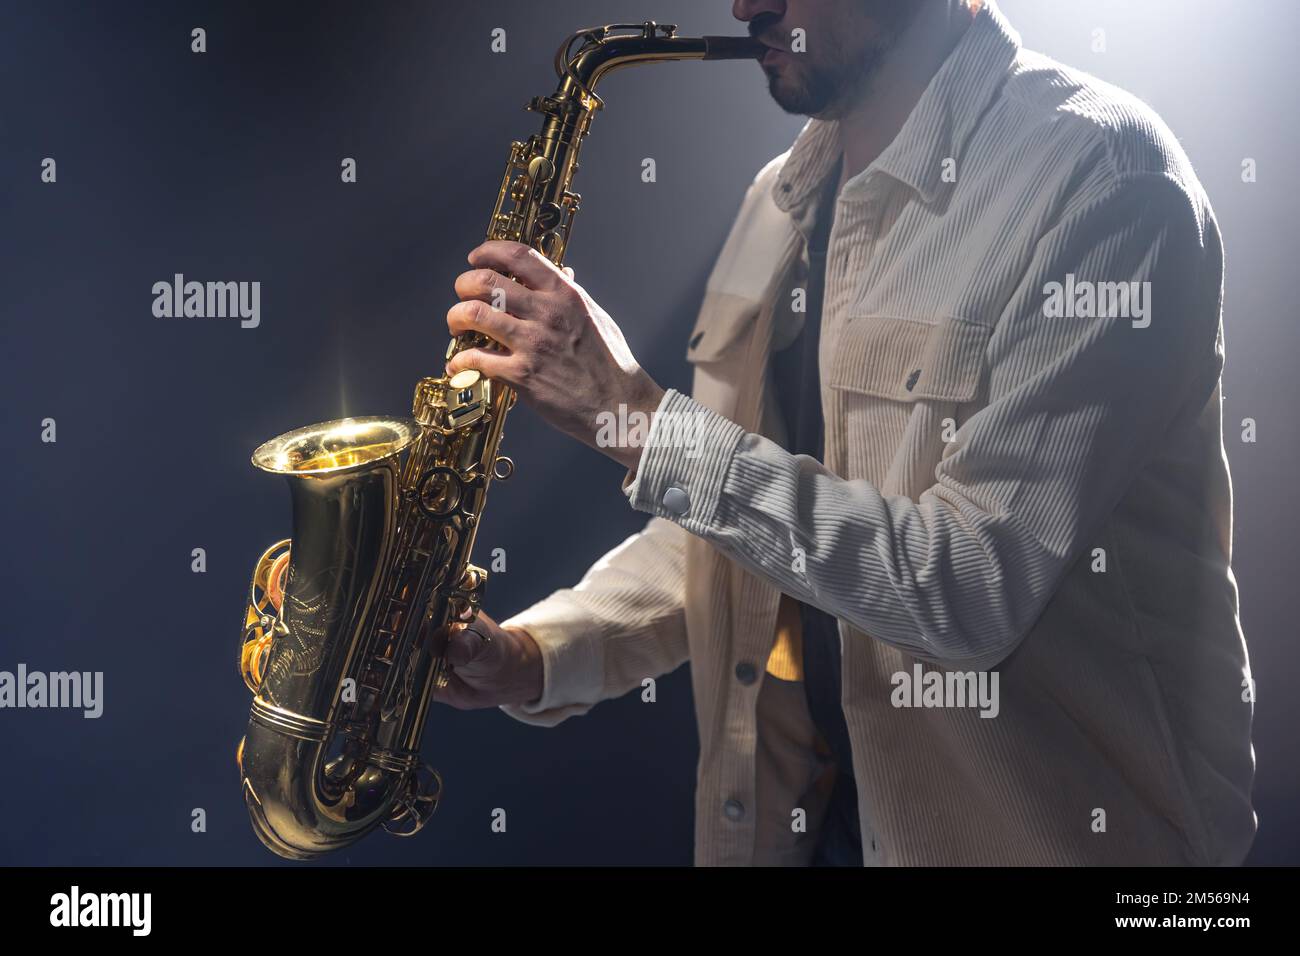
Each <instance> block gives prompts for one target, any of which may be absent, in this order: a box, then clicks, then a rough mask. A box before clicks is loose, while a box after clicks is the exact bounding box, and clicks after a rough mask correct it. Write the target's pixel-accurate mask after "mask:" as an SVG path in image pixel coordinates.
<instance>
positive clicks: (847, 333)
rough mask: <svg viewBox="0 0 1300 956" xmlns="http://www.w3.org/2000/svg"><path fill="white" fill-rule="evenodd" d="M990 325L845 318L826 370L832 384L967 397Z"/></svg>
mask: <svg viewBox="0 0 1300 956" xmlns="http://www.w3.org/2000/svg"><path fill="white" fill-rule="evenodd" d="M991 332H992V330H991V329H989V328H988V327H987V326H983V325H980V324H978V323H975V322H969V321H967V320H965V319H958V318H951V317H945V318H942V319H939V320H938V321H937V322H924V321H920V320H917V319H898V318H892V317H880V316H861V317H855V318H851V319H849V321H848V323H847V324H846V325H845V326H844V329H843V331H842V332H841V333H840V336H839V340H838V341H837V342H836V347H835V354H834V356H833V357H832V358H831V362H830V368H829V369H828V375H827V384H828V385H829V386H830V387H831V388H836V389H843V390H845V391H850V392H861V393H863V394H866V395H876V396H879V397H881V398H892V399H894V400H895V401H900V402H914V401H916V400H917V399H937V400H939V401H947V402H968V401H971V400H972V399H973V398H974V397H975V395H976V393H977V392H978V391H979V387H980V379H981V377H982V374H983V370H984V351H985V349H986V348H987V346H988V340H989V335H990V334H991Z"/></svg>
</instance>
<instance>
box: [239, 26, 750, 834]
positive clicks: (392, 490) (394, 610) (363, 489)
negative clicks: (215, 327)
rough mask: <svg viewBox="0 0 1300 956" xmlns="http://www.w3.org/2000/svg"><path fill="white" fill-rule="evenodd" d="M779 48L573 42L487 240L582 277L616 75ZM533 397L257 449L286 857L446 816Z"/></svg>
mask: <svg viewBox="0 0 1300 956" xmlns="http://www.w3.org/2000/svg"><path fill="white" fill-rule="evenodd" d="M763 49H764V48H763V47H762V46H761V45H760V44H759V43H758V42H757V41H755V40H751V39H749V38H748V37H679V36H677V35H676V27H674V26H668V25H660V24H656V23H654V22H653V21H650V22H646V23H641V24H611V25H608V26H602V27H596V28H593V29H589V30H580V31H579V32H577V33H574V34H573V35H572V36H570V37H569V39H568V40H567V41H565V43H564V44H563V45H562V46H561V47H560V49H559V51H558V52H557V53H556V56H555V69H556V73H557V75H558V76H559V85H558V87H557V88H556V91H555V93H553V94H552V95H551V96H545V97H536V98H534V99H533V100H532V101H531V102H530V103H529V104H528V109H529V110H531V111H533V112H536V113H539V114H541V116H542V128H541V131H540V132H539V133H538V134H536V135H535V136H532V137H531V138H529V140H528V141H527V142H523V143H520V142H516V143H512V144H511V146H510V158H509V161H508V162H507V164H506V169H505V174H504V176H503V177H502V179H501V188H500V190H499V192H498V194H497V202H496V208H495V209H494V210H493V212H492V218H491V220H490V221H489V224H488V230H487V238H489V239H508V240H513V241H516V242H522V243H526V244H528V245H530V246H532V247H533V248H535V249H537V250H538V251H539V252H541V253H542V254H543V255H545V256H546V257H547V258H548V259H550V260H551V261H552V262H554V263H555V264H556V265H557V266H558V265H562V264H563V260H564V253H565V249H566V247H567V246H568V243H569V234H570V229H571V228H572V225H573V217H574V214H575V213H576V212H577V211H578V205H579V202H580V198H581V197H580V196H579V195H578V194H577V193H575V192H574V191H573V190H572V188H571V187H572V185H573V177H574V173H575V172H576V171H577V169H578V151H579V149H580V147H581V145H582V142H583V139H584V138H585V137H586V135H587V130H588V127H589V126H590V124H591V118H592V116H593V115H594V114H595V113H596V111H597V110H598V109H600V108H601V107H602V106H603V101H602V100H601V98H600V97H599V96H597V95H596V92H595V87H596V84H597V82H598V81H599V80H600V79H601V78H602V77H603V76H604V75H605V74H606V73H608V72H610V71H612V70H615V69H619V68H621V67H625V66H634V65H637V64H641V63H654V62H658V61H661V60H688V59H700V60H718V59H733V60H734V59H749V58H754V57H758V56H760V55H761V54H762V52H763ZM473 347H489V348H490V347H492V343H491V341H490V340H488V339H487V338H486V337H484V336H482V335H481V334H479V333H465V334H462V335H459V336H457V337H455V338H453V339H452V341H451V343H450V344H449V346H448V348H447V358H448V359H450V358H451V356H453V355H455V354H456V353H457V352H459V351H461V350H462V349H466V348H473ZM514 402H515V395H514V393H513V392H512V391H511V389H509V388H507V387H505V386H504V385H502V384H499V383H496V382H493V381H491V380H490V379H487V378H484V377H483V376H481V375H480V374H479V372H477V371H476V370H472V369H466V370H464V371H462V372H459V373H458V374H456V375H454V376H451V377H450V378H448V377H445V376H444V377H430V378H424V379H421V380H420V381H419V382H418V383H417V385H416V387H415V398H414V401H413V404H412V412H411V417H410V418H382V417H366V418H345V419H340V420H338V421H332V422H325V423H323V424H319V425H308V426H307V427H305V428H299V429H297V430H295V431H291V432H286V433H285V434H283V435H280V436H279V437H277V438H273V439H271V440H270V441H268V442H266V443H265V444H263V445H261V446H260V447H259V448H258V449H257V450H256V451H255V452H254V453H253V464H254V465H255V466H256V467H258V468H260V469H261V470H263V471H267V472H270V473H272V474H277V475H284V476H285V477H286V478H287V479H288V482H289V492H290V498H291V501H292V505H293V524H292V529H293V536H292V537H291V538H286V539H285V540H283V541H278V542H276V543H275V544H273V545H272V546H271V547H270V548H268V549H267V550H266V551H265V552H264V553H263V554H262V556H261V557H260V558H259V559H258V561H257V565H256V567H255V568H254V570H253V578H252V584H251V586H250V588H249V598H248V607H247V610H246V613H245V617H244V633H243V640H242V643H241V651H240V670H241V672H242V673H243V676H244V681H245V683H246V684H247V685H248V688H249V690H250V691H252V693H253V695H254V696H253V705H252V711H251V713H250V715H249V720H248V728H247V732H246V733H245V736H244V738H243V739H242V740H241V741H240V744H239V749H238V754H237V760H238V764H239V770H240V775H241V778H242V781H243V794H244V800H245V803H246V804H247V806H248V813H249V817H250V819H251V821H252V824H253V830H254V832H255V833H256V834H257V836H258V837H259V838H260V839H261V841H262V842H263V843H264V844H265V845H266V846H267V847H268V848H269V849H271V850H272V851H273V852H275V853H277V854H279V855H280V856H283V857H286V858H289V859H295V860H305V859H311V858H313V857H316V856H319V855H321V854H323V853H325V852H327V851H330V850H337V849H340V848H342V847H345V846H348V845H350V844H352V843H354V842H355V841H357V840H359V839H360V838H361V837H363V836H365V835H366V834H367V833H369V832H370V831H371V830H373V829H375V828H376V827H383V828H384V829H385V830H387V831H388V832H390V833H393V834H396V835H398V836H411V835H413V834H415V833H417V832H418V831H419V830H420V829H421V828H422V827H423V826H424V824H425V823H426V822H427V821H428V819H429V817H430V815H431V814H432V813H433V811H434V809H435V808H436V806H437V803H438V799H439V797H440V795H441V790H442V780H441V778H440V777H439V776H438V774H437V772H436V771H434V770H433V769H432V768H431V767H430V766H429V765H428V764H427V763H424V762H423V761H422V760H421V759H420V739H421V737H422V736H423V732H424V724H425V717H426V715H427V712H428V709H429V703H430V700H431V696H432V692H433V690H434V689H435V688H441V687H444V686H446V682H447V678H448V675H447V670H446V666H447V665H446V660H445V657H444V651H445V649H446V641H447V628H448V626H449V625H450V624H452V623H454V622H469V621H472V620H473V619H474V616H475V615H476V614H477V612H478V608H479V606H480V604H481V601H482V597H483V588H484V585H485V583H486V581H487V572H486V571H484V570H483V569H482V568H479V567H476V566H474V565H473V564H471V563H470V562H469V559H470V554H471V552H472V550H473V547H474V538H475V533H476V531H477V527H478V522H479V518H480V516H481V515H482V513H483V505H484V503H485V501H486V499H487V491H488V486H489V485H490V484H491V483H492V481H493V480H499V481H503V480H505V479H507V478H509V477H510V474H511V472H512V471H513V470H514V465H513V464H512V463H511V461H510V459H509V458H506V457H504V456H502V455H500V454H499V453H498V452H499V449H500V446H501V438H502V434H503V432H502V429H503V426H504V424H505V418H506V412H508V411H509V410H510V408H511V406H512V405H513V404H514Z"/></svg>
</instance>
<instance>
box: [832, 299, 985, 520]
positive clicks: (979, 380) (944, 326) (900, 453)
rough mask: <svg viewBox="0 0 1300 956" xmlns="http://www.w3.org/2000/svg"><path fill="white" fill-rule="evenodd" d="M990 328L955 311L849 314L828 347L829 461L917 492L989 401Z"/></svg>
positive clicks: (841, 469)
mask: <svg viewBox="0 0 1300 956" xmlns="http://www.w3.org/2000/svg"><path fill="white" fill-rule="evenodd" d="M990 333H991V330H990V329H989V328H988V327H987V326H984V325H981V324H979V323H977V322H971V321H969V320H966V319H959V318H955V317H947V316H945V317H941V318H938V319H936V320H934V321H928V320H918V319H911V318H895V317H891V316H877V315H867V316H855V317H852V318H850V319H848V321H847V322H845V324H844V325H843V326H842V327H841V329H840V331H839V332H838V334H837V335H836V336H835V339H834V341H829V342H827V343H826V346H825V347H826V348H828V349H829V355H828V354H827V353H825V352H824V353H823V360H824V361H826V363H827V364H826V365H824V366H823V367H824V368H825V369H826V374H825V378H826V386H827V389H826V391H827V406H826V411H827V431H826V458H827V461H826V464H827V466H828V467H830V468H831V469H832V470H834V471H836V472H837V473H838V474H840V475H843V476H844V477H846V478H864V479H866V480H868V481H871V482H872V483H873V484H876V485H877V486H878V487H879V488H880V490H881V491H882V492H883V493H884V494H904V495H907V496H908V497H910V498H912V499H914V500H915V498H916V497H918V496H919V495H920V493H921V492H922V491H924V490H925V489H926V488H929V487H930V486H931V485H933V484H934V469H935V466H936V465H938V464H939V462H940V461H941V460H942V459H943V457H944V456H945V455H946V454H949V453H950V451H951V446H952V443H953V439H954V437H955V435H956V432H957V429H958V428H959V427H960V426H961V424H962V423H963V422H964V421H965V420H966V419H967V418H969V417H970V415H972V414H973V413H974V412H975V411H976V410H977V409H978V408H979V407H980V406H981V404H982V400H983V395H984V392H985V390H986V387H987V384H986V383H987V375H986V374H985V373H986V368H987V358H986V351H987V348H988V340H989V335H990Z"/></svg>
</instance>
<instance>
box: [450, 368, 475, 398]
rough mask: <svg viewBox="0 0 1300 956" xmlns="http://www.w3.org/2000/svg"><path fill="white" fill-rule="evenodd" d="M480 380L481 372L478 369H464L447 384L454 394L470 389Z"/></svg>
mask: <svg viewBox="0 0 1300 956" xmlns="http://www.w3.org/2000/svg"><path fill="white" fill-rule="evenodd" d="M478 380H479V370H478V369H476V368H463V369H461V370H460V371H459V372H457V373H456V374H455V375H453V376H452V377H451V381H449V382H448V383H447V384H448V386H450V387H451V390H452V391H454V392H459V391H460V390H461V389H462V388H469V387H470V386H471V385H473V384H474V383H475V382H477V381H478Z"/></svg>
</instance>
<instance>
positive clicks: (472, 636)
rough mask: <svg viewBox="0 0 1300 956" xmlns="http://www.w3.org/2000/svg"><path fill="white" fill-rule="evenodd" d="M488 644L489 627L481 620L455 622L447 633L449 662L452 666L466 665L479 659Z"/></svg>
mask: <svg viewBox="0 0 1300 956" xmlns="http://www.w3.org/2000/svg"><path fill="white" fill-rule="evenodd" d="M487 646H488V635H487V628H486V627H485V626H484V625H483V624H482V623H481V622H479V621H471V622H469V623H468V624H453V625H452V627H451V632H450V633H449V634H448V635H447V662H448V663H449V664H451V666H452V667H464V666H465V665H467V664H470V663H473V662H474V661H475V660H477V659H478V658H479V657H480V656H481V655H482V654H483V652H484V651H486V650H487Z"/></svg>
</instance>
